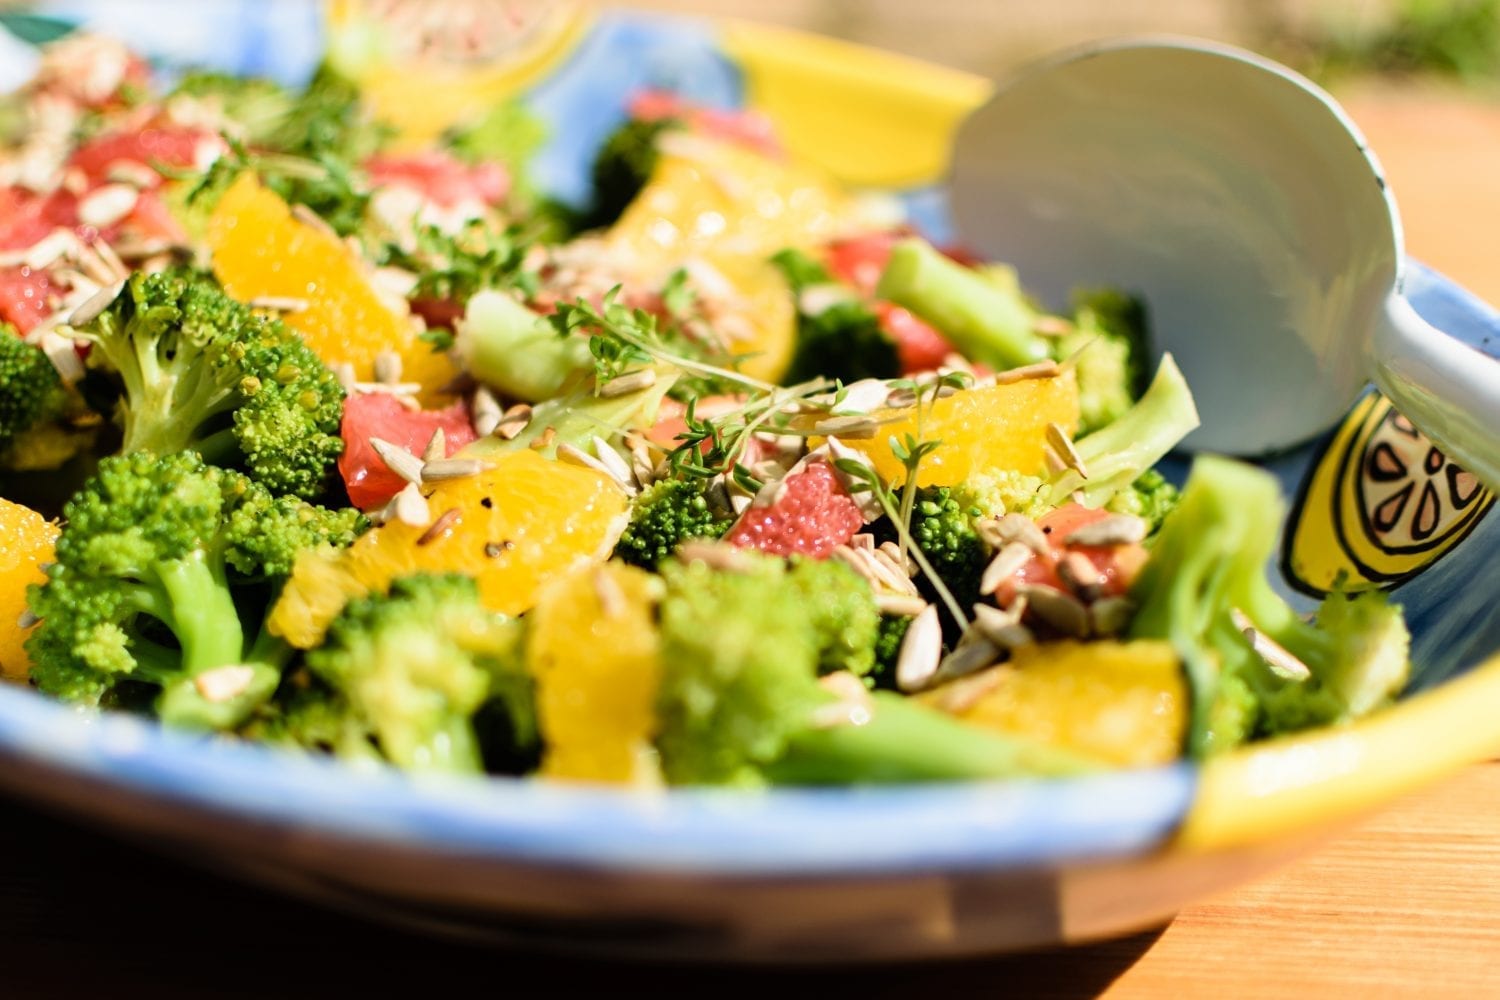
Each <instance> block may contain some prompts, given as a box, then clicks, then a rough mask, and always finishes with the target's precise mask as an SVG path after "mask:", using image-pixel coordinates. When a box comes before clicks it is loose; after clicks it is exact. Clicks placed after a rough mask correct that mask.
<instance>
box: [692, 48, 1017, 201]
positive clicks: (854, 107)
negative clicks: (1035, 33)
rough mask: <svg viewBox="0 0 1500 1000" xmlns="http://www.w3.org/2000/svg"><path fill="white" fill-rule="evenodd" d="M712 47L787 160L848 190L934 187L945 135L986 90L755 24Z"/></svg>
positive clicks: (949, 143) (963, 77) (944, 163)
mask: <svg viewBox="0 0 1500 1000" xmlns="http://www.w3.org/2000/svg"><path fill="white" fill-rule="evenodd" d="M721 45H722V46H723V48H724V51H725V52H726V53H727V54H728V55H729V56H730V57H731V58H732V59H734V61H735V62H736V63H737V64H738V65H739V67H740V69H741V71H742V72H743V73H744V75H745V92H746V104H747V105H748V106H749V107H751V108H753V109H755V110H757V111H760V112H762V113H764V114H765V115H767V116H768V117H770V119H771V121H772V122H773V123H774V124H775V126H776V132H777V135H778V137H779V138H780V139H781V140H782V142H783V143H784V144H785V145H786V147H787V149H788V151H789V152H791V153H792V154H793V155H795V156H798V157H801V158H804V159H807V160H810V161H811V162H813V163H816V164H819V165H820V166H822V167H823V168H824V169H825V170H828V171H829V172H831V173H832V174H834V176H836V177H838V178H839V179H841V180H843V181H845V182H846V183H849V184H853V185H856V186H873V187H898V188H899V187H911V186H917V185H924V184H933V183H936V182H938V181H940V180H942V179H943V177H944V176H945V175H946V174H947V171H948V162H949V155H950V153H951V151H952V147H953V135H954V132H955V130H956V129H957V128H958V125H959V123H960V122H961V121H963V119H964V118H965V117H966V116H967V115H968V114H969V112H971V111H973V110H974V109H975V108H977V107H978V106H979V105H981V104H983V103H984V102H985V100H986V99H987V98H988V97H989V95H990V93H991V89H992V88H991V84H990V82H989V81H988V80H986V79H984V78H983V77H980V76H975V75H973V74H971V73H964V72H961V71H959V70H954V69H949V68H946V67H942V66H934V65H932V64H931V63H925V62H922V61H921V60H918V59H912V58H909V57H906V56H900V55H896V54H894V53H890V52H881V51H878V50H876V49H870V48H865V47H864V46H861V45H855V44H853V43H850V42H843V41H838V40H835V39H831V38H824V37H822V36H819V35H812V34H807V33H805V32H800V31H793V30H790V29H787V28H776V27H770V26H767V25H763V24H752V23H749V22H744V21H730V22H727V23H725V25H724V27H723V34H722V36H721Z"/></svg>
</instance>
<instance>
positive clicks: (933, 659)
mask: <svg viewBox="0 0 1500 1000" xmlns="http://www.w3.org/2000/svg"><path fill="white" fill-rule="evenodd" d="M942 656H943V625H942V622H941V621H940V620H939V619H938V610H937V608H936V607H935V606H933V605H930V604H929V605H928V606H927V607H926V608H924V609H922V612H921V613H920V614H919V615H917V616H916V617H915V618H913V619H912V622H911V624H910V625H909V626H907V629H906V635H904V636H902V638H901V650H900V652H899V653H897V655H896V686H897V687H899V688H900V689H901V690H903V691H919V690H921V689H922V688H924V687H926V686H927V682H928V681H929V680H931V679H932V675H933V674H934V673H936V672H937V668H938V662H939V661H940V660H941V659H942Z"/></svg>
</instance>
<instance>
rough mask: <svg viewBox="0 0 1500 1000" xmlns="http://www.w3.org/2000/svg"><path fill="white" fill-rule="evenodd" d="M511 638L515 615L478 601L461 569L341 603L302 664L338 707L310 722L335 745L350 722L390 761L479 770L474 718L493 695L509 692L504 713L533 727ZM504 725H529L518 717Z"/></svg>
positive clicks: (516, 637)
mask: <svg viewBox="0 0 1500 1000" xmlns="http://www.w3.org/2000/svg"><path fill="white" fill-rule="evenodd" d="M520 637H521V626H520V624H519V622H517V621H515V620H514V619H511V618H507V617H506V616H504V615H499V614H496V613H494V612H491V611H489V610H487V609H486V608H485V607H484V606H483V605H482V604H481V603H480V601H479V586H478V584H477V583H475V582H474V580H473V579H471V578H469V577H466V576H459V575H456V574H449V575H434V574H419V575H416V576H410V577H406V578H404V579H400V580H397V581H395V582H394V583H392V584H391V588H390V592H389V593H386V594H376V595H370V596H366V597H360V598H356V599H355V600H353V601H351V602H349V604H348V605H347V606H346V607H345V608H344V610H343V611H342V612H341V613H340V614H339V617H338V618H336V619H335V620H334V622H333V624H332V625H331V626H329V629H328V637H327V639H326V640H325V642H324V645H323V646H321V647H319V648H318V649H315V650H312V651H311V652H309V653H308V654H307V666H308V669H309V670H310V671H311V672H312V673H313V675H314V676H316V677H317V678H318V679H319V680H321V681H322V682H323V683H324V684H326V685H327V686H328V688H329V689H330V691H331V693H332V698H333V700H334V701H335V702H336V703H337V704H338V705H339V706H341V707H342V713H341V715H339V716H335V717H334V718H335V719H337V720H338V721H337V724H330V723H331V722H332V721H333V720H331V719H330V718H328V717H324V718H322V719H319V717H318V716H316V715H313V716H311V717H310V721H317V722H319V723H320V727H321V730H322V732H323V733H324V734H325V735H324V738H328V737H329V736H332V737H334V739H333V740H332V741H331V747H332V749H335V750H338V749H339V747H340V746H341V745H343V744H346V743H349V742H350V736H349V734H350V732H351V731H357V732H363V733H364V734H365V737H366V741H367V742H370V743H372V744H373V745H374V746H376V747H377V748H378V749H379V751H380V754H381V755H382V756H383V757H384V758H385V759H387V760H389V761H390V762H391V763H393V764H395V765H397V766H398V767H402V768H407V769H410V770H420V771H447V772H453V773H468V774H479V773H482V772H483V770H484V760H483V756H482V754H481V752H480V740H479V736H478V734H477V733H476V732H475V728H474V717H475V715H476V714H477V713H478V712H479V710H480V709H481V707H482V706H484V705H485V703H486V702H487V701H489V700H490V699H491V698H492V697H499V698H503V699H508V700H513V701H514V707H515V711H514V712H513V716H520V717H521V718H522V719H523V720H525V719H528V718H529V719H531V720H532V721H531V724H530V728H529V731H530V732H531V733H533V734H534V733H535V724H534V716H533V715H531V713H532V708H531V704H530V699H531V686H530V682H529V680H527V678H526V675H525V673H524V669H523V668H522V667H521V665H520V659H519V647H520ZM303 711H314V710H311V709H304V710H303ZM320 727H313V726H306V727H305V731H306V732H307V733H308V734H309V735H317V734H318V732H319V728H320ZM513 728H514V731H515V732H518V733H524V732H527V731H528V727H527V724H526V723H525V722H524V721H523V722H522V724H520V725H517V726H515V727H513ZM355 742H357V741H355Z"/></svg>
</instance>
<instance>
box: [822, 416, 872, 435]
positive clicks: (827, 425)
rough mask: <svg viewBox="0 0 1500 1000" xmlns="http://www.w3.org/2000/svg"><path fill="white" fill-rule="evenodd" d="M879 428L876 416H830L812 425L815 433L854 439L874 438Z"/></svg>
mask: <svg viewBox="0 0 1500 1000" xmlns="http://www.w3.org/2000/svg"><path fill="white" fill-rule="evenodd" d="M879 429H880V421H878V420H876V419H875V418H874V417H864V416H849V417H829V418H828V419H827V420H820V421H818V422H817V423H815V424H813V426H812V430H813V433H814V434H822V435H826V436H832V435H835V434H836V435H838V436H839V437H843V438H849V439H851V440H854V441H860V440H866V439H868V438H872V437H874V436H875V432H876V431H878V430H879Z"/></svg>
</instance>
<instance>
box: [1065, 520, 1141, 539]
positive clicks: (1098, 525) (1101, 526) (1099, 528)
mask: <svg viewBox="0 0 1500 1000" xmlns="http://www.w3.org/2000/svg"><path fill="white" fill-rule="evenodd" d="M1145 538H1146V522H1145V521H1143V520H1142V519H1141V518H1139V517H1136V516H1135V515H1134V514H1111V515H1109V516H1108V517H1101V518H1100V519H1099V520H1097V521H1091V522H1089V523H1088V524H1085V525H1084V526H1083V527H1081V528H1075V529H1074V530H1073V531H1071V532H1069V533H1068V535H1067V537H1066V538H1064V539H1063V544H1064V545H1081V546H1109V545H1130V544H1133V543H1135V542H1141V541H1144V540H1145Z"/></svg>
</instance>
